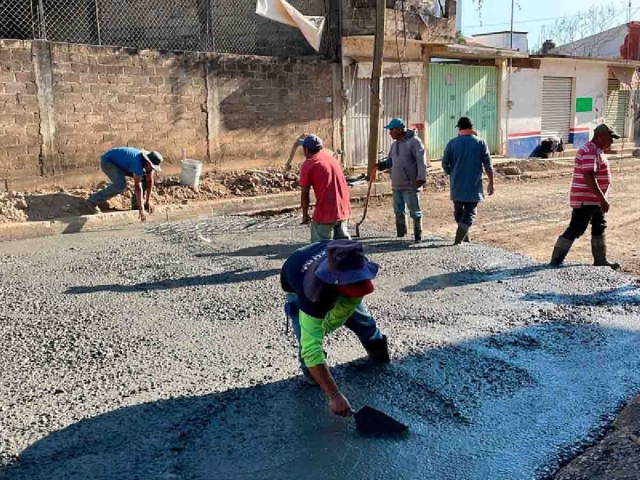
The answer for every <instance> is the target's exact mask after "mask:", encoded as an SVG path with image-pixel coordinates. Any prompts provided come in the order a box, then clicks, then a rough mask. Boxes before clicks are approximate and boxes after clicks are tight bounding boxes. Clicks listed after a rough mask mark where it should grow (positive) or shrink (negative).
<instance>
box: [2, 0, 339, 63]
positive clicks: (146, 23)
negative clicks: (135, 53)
mask: <svg viewBox="0 0 640 480" xmlns="http://www.w3.org/2000/svg"><path fill="white" fill-rule="evenodd" d="M289 3H291V4H292V5H293V6H294V7H296V8H297V9H299V11H300V12H302V13H303V14H304V15H312V16H325V15H328V12H329V1H328V0H290V1H289ZM255 9H256V0H2V1H0V18H1V19H2V22H0V38H17V39H28V38H36V39H46V40H51V41H55V42H69V43H79V44H89V45H111V46H122V47H132V48H140V49H143V48H152V49H158V50H188V51H205V52H217V53H232V54H246V55H274V56H314V55H317V53H316V52H315V51H314V50H313V49H312V48H311V46H309V44H308V43H307V42H306V40H305V39H304V37H303V36H302V33H301V32H300V31H299V30H297V29H295V28H292V27H289V26H287V25H282V24H279V23H276V22H273V21H271V20H267V19H265V18H262V17H260V16H258V15H256V13H255ZM323 37H324V42H323V49H322V51H321V54H325V53H326V52H327V51H328V49H329V47H330V45H329V43H330V39H329V37H330V34H329V32H328V29H326V30H325V31H324V35H323Z"/></svg>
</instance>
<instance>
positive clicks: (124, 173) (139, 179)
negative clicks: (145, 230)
mask: <svg viewBox="0 0 640 480" xmlns="http://www.w3.org/2000/svg"><path fill="white" fill-rule="evenodd" d="M162 161H163V159H162V155H160V153H159V152H149V151H147V150H140V149H137V148H133V147H117V148H112V149H111V150H108V151H107V152H105V153H104V154H103V155H102V157H101V158H100V168H101V169H102V171H103V172H104V174H105V175H106V176H107V177H109V180H111V182H112V183H111V185H109V186H107V187H106V188H104V189H103V190H100V191H99V192H95V193H94V194H92V195H91V196H90V197H89V199H88V200H87V205H88V206H89V208H90V210H91V212H92V213H100V207H99V205H100V204H102V203H105V202H106V201H107V200H109V199H111V198H113V197H115V196H116V195H119V194H121V193H122V192H124V191H125V190H126V189H127V177H133V183H134V199H135V205H136V206H137V209H138V210H139V212H140V220H142V221H143V222H144V221H145V219H146V213H145V212H148V213H150V214H151V213H153V206H152V205H151V200H150V199H151V192H152V190H153V184H154V178H155V172H159V171H161V170H162V169H161V167H160V165H161V164H162ZM143 183H144V184H143Z"/></svg>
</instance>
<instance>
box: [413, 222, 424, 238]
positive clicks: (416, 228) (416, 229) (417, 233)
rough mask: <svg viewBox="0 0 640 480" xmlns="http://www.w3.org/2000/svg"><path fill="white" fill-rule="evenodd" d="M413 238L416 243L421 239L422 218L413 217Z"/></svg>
mask: <svg viewBox="0 0 640 480" xmlns="http://www.w3.org/2000/svg"><path fill="white" fill-rule="evenodd" d="M413 239H414V241H415V242H416V243H420V242H421V241H422V218H414V219H413Z"/></svg>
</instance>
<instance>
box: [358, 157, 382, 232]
mask: <svg viewBox="0 0 640 480" xmlns="http://www.w3.org/2000/svg"><path fill="white" fill-rule="evenodd" d="M376 171H377V169H376V167H375V166H374V167H373V169H372V171H371V175H370V176H369V187H368V188H367V198H366V199H365V201H364V211H363V212H362V218H361V219H360V221H359V222H358V223H356V237H358V238H360V225H362V223H363V222H364V220H365V219H366V218H367V211H368V210H369V198H371V187H373V182H375V180H376Z"/></svg>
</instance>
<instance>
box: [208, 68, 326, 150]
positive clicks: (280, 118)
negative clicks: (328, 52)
mask: <svg viewBox="0 0 640 480" xmlns="http://www.w3.org/2000/svg"><path fill="white" fill-rule="evenodd" d="M211 67H212V68H213V69H214V70H215V72H216V81H217V86H218V96H219V102H220V104H219V105H220V107H219V108H220V117H219V118H220V139H221V140H220V157H221V159H222V160H223V161H227V159H229V160H231V161H233V159H240V158H246V159H247V160H258V159H262V160H272V161H286V159H287V157H288V155H289V151H290V150H291V144H292V142H293V140H295V138H296V136H298V135H300V134H302V133H304V132H314V133H316V134H317V135H319V136H320V137H321V138H323V139H324V140H325V142H328V144H329V145H331V138H332V135H333V121H332V112H333V110H332V109H333V107H332V104H331V103H330V101H332V95H333V93H332V71H331V64H330V63H328V62H325V61H308V60H288V61H282V60H280V59H274V58H269V57H235V56H218V57H214V58H212V60H211Z"/></svg>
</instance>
